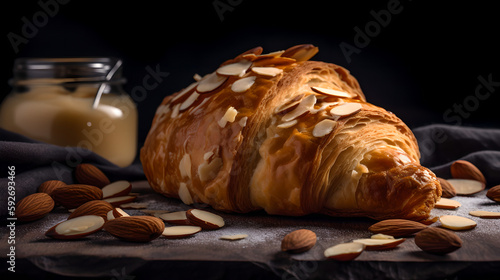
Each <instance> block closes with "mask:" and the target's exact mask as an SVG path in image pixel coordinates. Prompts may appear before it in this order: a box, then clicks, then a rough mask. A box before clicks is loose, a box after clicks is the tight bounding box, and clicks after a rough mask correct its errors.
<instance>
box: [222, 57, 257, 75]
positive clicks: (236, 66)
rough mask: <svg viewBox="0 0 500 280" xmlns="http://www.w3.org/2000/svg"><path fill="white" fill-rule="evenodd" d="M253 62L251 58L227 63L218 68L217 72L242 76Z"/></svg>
mask: <svg viewBox="0 0 500 280" xmlns="http://www.w3.org/2000/svg"><path fill="white" fill-rule="evenodd" d="M251 65H252V62H251V61H249V60H246V59H244V60H241V61H238V62H235V63H231V64H226V65H224V66H221V67H219V69H217V71H216V72H217V74H219V75H226V76H242V75H244V74H245V72H246V71H247V70H248V68H250V66H251Z"/></svg>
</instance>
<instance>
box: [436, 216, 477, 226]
mask: <svg viewBox="0 0 500 280" xmlns="http://www.w3.org/2000/svg"><path fill="white" fill-rule="evenodd" d="M439 221H440V222H441V226H442V227H445V228H449V229H452V230H468V229H473V228H475V227H476V225H477V223H476V222H474V221H473V220H471V219H469V218H465V217H460V216H454V215H444V216H441V217H439Z"/></svg>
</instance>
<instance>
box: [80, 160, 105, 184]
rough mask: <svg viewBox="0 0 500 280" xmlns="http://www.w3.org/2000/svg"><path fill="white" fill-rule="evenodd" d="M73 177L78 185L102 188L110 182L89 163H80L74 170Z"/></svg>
mask: <svg viewBox="0 0 500 280" xmlns="http://www.w3.org/2000/svg"><path fill="white" fill-rule="evenodd" d="M75 177H76V180H77V181H78V182H79V183H80V184H86V185H91V186H96V187H98V188H102V187H104V186H106V185H109V184H110V183H111V182H110V181H109V179H108V177H107V176H106V175H105V174H104V173H103V172H102V171H101V170H100V169H99V168H97V167H96V166H94V165H92V164H90V163H81V164H79V165H77V166H76V168H75Z"/></svg>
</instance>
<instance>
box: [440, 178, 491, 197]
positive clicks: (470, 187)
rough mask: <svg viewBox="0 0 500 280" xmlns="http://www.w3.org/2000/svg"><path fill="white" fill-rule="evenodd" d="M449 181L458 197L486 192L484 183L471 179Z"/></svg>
mask: <svg viewBox="0 0 500 280" xmlns="http://www.w3.org/2000/svg"><path fill="white" fill-rule="evenodd" d="M447 181H448V182H449V183H450V184H451V185H452V186H453V187H454V188H455V190H456V191H457V195H473V194H475V193H478V192H480V191H482V190H484V188H485V185H484V183H483V182H480V181H476V180H469V179H447Z"/></svg>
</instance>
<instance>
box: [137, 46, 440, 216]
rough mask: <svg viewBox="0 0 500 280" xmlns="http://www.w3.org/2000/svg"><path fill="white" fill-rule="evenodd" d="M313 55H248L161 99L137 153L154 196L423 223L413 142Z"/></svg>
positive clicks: (427, 193) (423, 183)
mask: <svg viewBox="0 0 500 280" xmlns="http://www.w3.org/2000/svg"><path fill="white" fill-rule="evenodd" d="M317 51H318V49H317V48H316V47H314V46H312V45H299V46H295V47H292V48H289V49H287V50H286V51H279V52H273V53H269V54H261V53H262V48H261V47H257V48H254V49H251V50H249V51H247V52H245V53H243V54H240V55H239V56H237V57H236V58H234V59H231V60H228V61H226V62H224V63H223V64H222V65H221V66H220V67H219V68H218V69H217V70H216V71H215V72H213V73H210V74H208V75H206V76H204V77H199V76H198V77H197V81H196V82H194V83H193V84H191V85H189V86H188V87H186V88H185V89H183V90H181V91H180V92H177V93H176V94H174V95H170V96H167V97H166V98H165V99H164V100H163V102H162V104H161V105H160V106H159V107H158V109H157V111H156V115H155V117H154V120H153V124H152V127H151V130H150V131H149V134H148V136H147V139H146V142H145V144H144V147H143V148H142V149H141V161H142V164H143V168H144V172H145V174H146V177H147V178H148V181H149V183H150V185H151V186H152V188H153V189H154V190H155V191H157V192H159V193H162V194H164V195H165V196H168V197H176V198H180V199H181V200H182V201H183V202H184V203H186V204H192V203H206V204H209V205H211V206H212V207H213V208H215V209H218V210H223V211H230V212H231V211H232V212H240V213H245V212H250V211H254V210H259V209H264V210H265V211H266V212H267V213H269V214H279V215H306V214H309V213H325V214H328V215H332V216H342V217H350V216H363V217H370V218H374V219H378V220H381V219H387V218H404V219H411V220H418V221H421V220H426V219H427V218H428V217H429V215H430V210H431V209H432V208H433V207H434V204H435V202H436V201H437V200H438V199H439V198H440V196H441V186H440V184H439V182H438V180H437V179H436V176H435V175H434V174H433V173H432V172H431V171H430V170H428V169H427V168H425V167H422V166H420V163H419V156H420V155H419V150H418V146H417V141H416V139H415V137H414V135H413V133H412V132H411V131H410V129H409V128H408V127H407V126H406V125H405V124H404V123H403V122H402V121H401V120H400V119H399V118H397V117H396V116H395V115H394V114H392V113H391V112H388V111H386V110H384V109H382V108H380V107H377V106H374V105H372V104H370V103H367V102H366V100H365V96H364V95H363V92H362V91H361V89H360V86H359V84H358V82H357V80H356V79H355V78H354V77H353V76H351V75H350V74H349V71H347V70H346V69H344V68H342V67H340V66H337V65H335V64H330V63H324V62H317V61H308V60H309V59H310V58H311V57H312V56H314V55H315V54H316V53H317Z"/></svg>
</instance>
